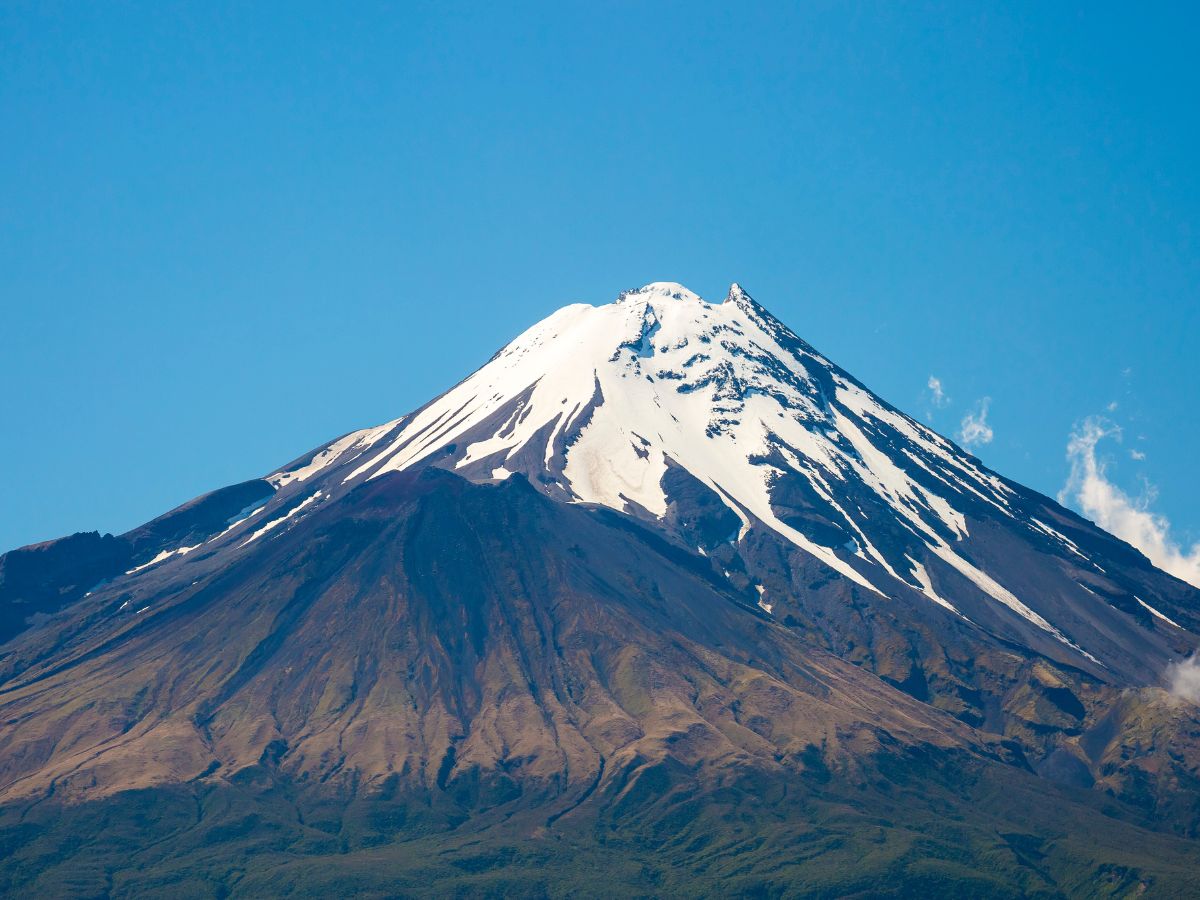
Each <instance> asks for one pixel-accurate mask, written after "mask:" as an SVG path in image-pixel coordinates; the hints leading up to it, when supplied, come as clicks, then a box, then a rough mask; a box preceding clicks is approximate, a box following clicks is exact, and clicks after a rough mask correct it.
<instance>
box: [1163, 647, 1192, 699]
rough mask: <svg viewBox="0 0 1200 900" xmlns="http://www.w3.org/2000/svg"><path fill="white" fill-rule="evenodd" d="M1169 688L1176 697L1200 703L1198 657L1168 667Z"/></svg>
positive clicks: (1190, 657)
mask: <svg viewBox="0 0 1200 900" xmlns="http://www.w3.org/2000/svg"><path fill="white" fill-rule="evenodd" d="M1167 683H1168V684H1169V687H1168V688H1167V689H1168V690H1169V691H1170V692H1171V693H1172V694H1174V695H1175V696H1176V697H1182V698H1183V699H1184V700H1190V701H1192V702H1193V703H1200V661H1197V659H1196V657H1194V656H1189V657H1188V658H1187V659H1184V660H1180V661H1179V662H1177V663H1172V664H1171V665H1170V666H1168V667H1167Z"/></svg>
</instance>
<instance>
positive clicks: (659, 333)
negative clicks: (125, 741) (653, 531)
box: [268, 282, 1087, 655]
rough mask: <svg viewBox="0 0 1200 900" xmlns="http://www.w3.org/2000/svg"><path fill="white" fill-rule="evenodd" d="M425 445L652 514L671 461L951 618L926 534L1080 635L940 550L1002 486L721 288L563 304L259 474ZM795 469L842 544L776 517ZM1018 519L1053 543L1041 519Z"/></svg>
mask: <svg viewBox="0 0 1200 900" xmlns="http://www.w3.org/2000/svg"><path fill="white" fill-rule="evenodd" d="M435 459H436V461H437V464H439V465H442V466H445V467H447V468H452V469H453V470H456V471H458V472H460V473H462V474H465V475H467V476H468V477H471V478H474V479H476V480H479V479H504V478H507V477H509V476H510V475H511V474H512V473H515V472H521V473H522V474H525V475H526V476H527V477H529V478H530V480H531V481H532V482H533V483H535V484H540V485H541V486H542V487H543V489H545V490H547V491H548V492H551V493H553V494H555V495H557V496H560V497H561V498H563V499H567V500H569V501H573V502H583V503H595V504H602V505H604V506H608V507H611V508H613V509H617V510H622V511H627V512H636V513H639V514H641V515H643V516H647V517H650V518H655V517H658V518H661V517H662V516H663V515H664V514H665V513H666V511H667V507H668V502H669V497H668V495H667V492H666V490H665V489H664V486H663V481H664V475H665V474H666V473H667V470H668V467H670V466H679V467H682V469H684V470H685V471H686V472H687V473H689V474H690V475H691V476H693V477H694V478H696V479H698V480H699V481H700V482H701V483H703V484H704V485H706V486H707V487H709V488H710V489H711V490H712V491H714V492H715V493H716V495H717V496H719V497H720V499H721V501H722V503H724V504H725V505H726V506H727V507H728V508H729V509H730V510H732V512H733V513H734V514H735V515H736V516H737V517H738V519H739V520H740V521H741V523H742V527H741V532H740V535H739V537H744V536H745V534H746V532H747V531H748V530H749V529H750V528H752V527H754V526H755V525H762V526H765V527H767V528H769V529H772V530H773V531H775V532H776V533H778V534H779V535H781V536H782V537H783V538H785V539H786V540H787V541H789V542H791V543H792V544H794V545H795V546H797V547H799V548H801V549H802V550H803V551H805V552H806V553H808V554H811V555H812V556H813V557H815V558H817V559H818V560H820V561H821V562H822V563H824V564H825V565H826V566H828V567H829V568H830V569H832V570H834V571H835V572H837V573H839V574H840V575H842V576H843V577H845V578H848V579H850V580H851V581H852V582H854V583H855V584H857V585H859V586H861V587H862V588H864V589H867V590H870V591H873V592H875V593H876V594H879V595H882V596H887V595H889V594H890V593H893V592H894V590H895V587H894V584H895V582H896V581H899V582H902V583H903V584H904V585H907V586H908V587H910V588H912V589H914V590H917V591H920V592H921V593H922V594H924V595H925V596H926V597H928V599H929V600H930V601H932V602H933V603H935V604H937V605H938V606H940V607H943V608H945V609H946V610H948V611H950V612H953V613H955V614H958V615H962V613H961V612H959V610H958V609H957V608H956V606H955V605H954V603H952V602H951V601H950V600H948V599H947V598H946V597H945V596H944V595H943V594H942V593H939V591H938V590H937V589H936V588H935V586H934V583H933V580H932V579H931V577H930V575H929V572H928V571H927V565H926V564H923V563H922V562H920V561H919V560H918V559H915V558H914V556H915V555H916V553H915V552H914V548H923V550H924V551H925V553H927V554H931V555H932V557H934V558H936V560H939V561H940V562H941V563H943V564H944V565H945V566H947V567H949V568H950V569H952V570H954V571H955V572H957V573H958V574H959V575H961V576H962V577H964V578H965V579H967V580H968V581H969V582H971V583H972V584H974V585H975V586H976V587H977V588H978V589H979V590H981V591H982V592H983V593H985V594H986V595H987V596H989V597H990V598H992V600H994V601H995V602H998V603H1000V604H1002V605H1003V606H1005V607H1007V608H1008V609H1010V610H1012V611H1013V612H1014V613H1016V614H1017V615H1019V616H1020V617H1022V618H1023V619H1025V620H1026V621H1028V622H1030V623H1032V624H1034V625H1035V626H1036V627H1037V628H1039V629H1042V630H1043V631H1044V632H1047V633H1048V634H1051V635H1053V636H1054V637H1055V638H1056V639H1058V640H1059V641H1061V642H1063V643H1064V644H1067V645H1069V646H1071V647H1074V648H1075V649H1077V650H1078V649H1079V648H1078V647H1076V645H1075V644H1074V643H1073V642H1072V641H1071V640H1070V639H1069V638H1068V637H1067V636H1066V635H1064V634H1063V633H1062V631H1060V630H1059V628H1058V627H1056V626H1055V625H1053V624H1051V623H1050V622H1049V621H1047V619H1046V618H1044V617H1043V616H1042V615H1040V614H1039V613H1037V612H1035V611H1034V610H1033V609H1031V608H1030V606H1029V605H1028V604H1027V603H1026V602H1024V601H1023V600H1022V599H1020V598H1019V597H1018V596H1017V595H1016V594H1015V593H1014V592H1013V591H1012V590H1010V589H1008V588H1006V587H1005V586H1004V585H1003V584H1001V583H1000V582H999V581H998V580H997V579H996V578H995V577H993V575H991V574H989V573H987V572H985V571H984V570H983V569H981V568H980V567H979V566H977V565H976V564H974V563H973V562H972V561H971V560H970V559H968V558H967V557H966V556H965V555H964V554H962V553H960V552H958V551H957V550H956V545H957V544H958V543H959V542H960V541H961V540H962V539H963V538H965V537H966V536H967V535H968V534H969V530H968V509H969V508H970V507H973V506H977V505H978V504H984V505H986V506H987V507H989V508H990V509H991V510H992V512H993V514H995V515H999V516H1002V517H1008V518H1010V519H1013V520H1014V521H1016V519H1015V516H1014V513H1013V510H1012V508H1011V500H1012V493H1013V492H1012V489H1011V488H1010V487H1009V486H1008V485H1007V484H1006V483H1005V482H1004V481H1002V480H1001V479H1000V478H998V477H997V476H995V475H994V474H992V473H990V472H988V471H987V470H986V469H984V468H982V467H981V466H980V465H979V464H978V462H977V461H976V460H975V459H974V458H973V457H971V456H970V455H968V454H966V453H964V452H963V451H962V450H960V449H959V448H957V447H956V446H955V445H954V444H952V443H951V442H950V441H948V440H946V439H945V438H943V437H941V436H940V435H938V434H936V433H935V432H933V431H931V430H930V429H928V428H926V427H925V426H923V425H921V424H919V423H917V422H916V421H914V420H912V419H910V418H909V417H907V416H905V415H903V414H901V413H900V412H898V411H897V410H895V409H894V408H892V407H891V406H889V405H888V404H887V403H885V402H884V401H882V400H880V399H879V398H878V397H876V396H874V395H873V394H872V393H871V392H870V391H868V390H867V389H866V388H864V387H863V386H862V385H861V384H859V383H858V382H857V381H855V380H854V379H853V378H852V377H851V376H850V375H848V374H847V373H845V372H844V371H842V370H841V369H840V368H838V367H837V366H835V365H834V364H833V363H831V362H830V361H829V360H827V359H826V358H825V357H823V356H821V355H820V354H819V353H817V352H816V351H815V350H814V349H813V348H812V347H810V346H809V345H808V344H806V343H805V342H804V341H802V340H801V339H800V338H798V337H797V336H796V335H795V334H794V333H793V332H792V331H791V330H789V329H788V328H787V327H786V326H784V325H783V324H782V323H780V322H779V321H778V320H777V319H775V318H774V317H772V316H771V315H770V314H769V313H768V312H767V311H766V310H765V309H763V308H762V307H761V306H760V305H759V304H757V303H756V302H755V301H754V300H752V299H751V298H750V296H749V295H748V294H747V293H746V292H745V291H744V290H742V288H741V287H739V286H738V285H737V284H734V285H733V286H732V287H731V289H730V291H729V295H728V296H727V297H726V299H725V300H724V302H721V303H709V302H707V301H705V300H703V299H702V298H700V297H699V296H697V295H696V294H695V293H693V292H692V291H690V290H688V289H687V288H685V287H683V286H682V285H679V284H674V283H670V282H656V283H653V284H648V285H646V286H645V287H642V288H639V289H637V290H632V291H627V292H625V293H623V294H621V296H620V297H619V298H618V299H617V300H616V301H615V302H613V303H609V304H606V305H602V306H590V305H588V304H583V303H579V304H573V305H570V306H566V307H563V308H562V309H560V310H558V311H557V312H555V313H553V314H552V315H550V316H549V317H547V318H546V319H544V320H542V321H541V322H539V323H537V324H536V325H534V326H533V327H532V328H530V329H529V330H527V331H526V332H524V333H523V334H521V335H520V336H519V337H517V338H516V339H515V340H514V341H512V342H511V343H510V344H508V346H506V347H504V348H503V349H502V350H501V351H500V352H498V353H497V354H496V355H495V356H494V357H493V358H492V359H491V360H490V361H489V362H488V363H487V364H486V365H485V366H483V367H482V368H481V369H479V370H478V371H476V372H475V373H474V374H472V375H471V376H470V377H468V378H467V379H465V380H464V381H462V382H461V383H459V384H458V385H457V386H455V387H454V388H452V389H451V390H449V391H448V392H446V393H445V394H443V395H442V396H441V397H439V398H437V399H436V400H434V401H433V402H431V403H430V404H428V405H426V406H425V407H423V408H422V409H420V410H418V411H417V412H415V413H413V414H412V415H410V416H407V417H404V418H402V419H397V420H395V421H392V422H389V423H386V424H384V425H381V426H379V427H376V428H371V429H366V430H363V431H359V432H355V433H352V434H349V435H346V436H345V437H343V438H340V439H339V440H337V441H335V442H333V443H331V444H330V445H328V446H327V447H325V448H323V449H322V450H320V451H319V452H318V453H316V454H315V455H314V456H313V457H312V458H311V459H309V460H307V461H306V462H305V463H304V464H302V465H300V466H297V467H294V468H290V469H287V470H283V471H279V472H276V473H274V474H273V475H271V476H269V479H268V480H270V481H271V482H272V483H273V484H274V485H276V486H277V487H284V486H287V485H289V484H292V483H295V482H303V481H306V480H308V479H311V478H314V477H315V476H318V475H321V474H322V473H325V474H328V473H330V472H333V471H336V472H337V478H336V480H337V481H339V482H340V483H341V484H343V485H352V484H354V483H358V482H361V481H362V480H364V479H370V478H376V477H379V476H381V475H383V474H385V473H388V472H397V471H402V470H404V469H406V468H409V467H411V466H413V465H416V464H418V463H428V462H430V461H431V460H435ZM795 476H799V478H801V479H802V480H803V490H804V491H806V492H807V493H808V494H809V495H810V496H811V498H812V501H813V502H815V503H819V504H821V505H822V506H823V508H824V514H825V515H826V516H827V517H828V518H829V519H830V520H831V521H834V522H836V523H837V526H838V527H839V528H841V529H842V531H843V532H844V534H845V535H846V539H845V540H844V541H840V542H839V543H838V544H836V545H831V544H830V542H828V541H825V542H822V541H819V540H816V539H814V537H812V536H810V535H807V534H805V533H803V532H802V531H801V530H799V529H798V528H796V527H794V526H793V525H790V524H788V523H787V522H785V521H784V519H783V517H781V516H780V514H779V512H778V502H777V493H778V491H777V488H778V486H779V484H780V482H781V480H783V479H785V478H787V477H793V478H794V477H795ZM793 490H794V489H793ZM864 490H865V491H866V492H869V493H870V494H871V495H873V496H874V497H875V498H877V499H878V501H879V502H880V503H882V504H883V505H884V506H885V507H886V509H888V510H890V518H891V519H892V521H890V522H888V523H887V531H886V533H885V532H881V530H880V526H881V523H880V521H879V518H878V516H875V517H872V516H871V515H869V514H868V513H867V512H866V511H865V510H864V509H862V508H861V506H860V505H859V504H857V503H853V502H851V501H852V498H855V497H857V496H861V494H862V492H863V491H864ZM1018 524H1019V526H1020V527H1021V528H1024V529H1036V530H1038V531H1040V532H1041V533H1042V534H1044V535H1046V536H1048V537H1050V538H1051V539H1053V540H1055V541H1058V542H1059V543H1061V544H1062V546H1063V547H1064V548H1068V547H1069V546H1070V543H1071V542H1070V541H1069V540H1068V539H1067V538H1065V537H1064V536H1062V535H1060V534H1059V533H1058V532H1057V531H1055V530H1054V529H1053V528H1051V527H1050V526H1049V525H1045V524H1043V523H1036V524H1033V523H1029V522H1025V521H1021V522H1019V523H1018ZM897 527H899V529H900V530H901V532H902V535H903V542H904V543H905V544H906V546H903V547H901V548H899V552H897V549H896V544H897V540H896V537H895V532H896V529H897ZM1081 652H1082V651H1081ZM1085 655H1087V654H1085Z"/></svg>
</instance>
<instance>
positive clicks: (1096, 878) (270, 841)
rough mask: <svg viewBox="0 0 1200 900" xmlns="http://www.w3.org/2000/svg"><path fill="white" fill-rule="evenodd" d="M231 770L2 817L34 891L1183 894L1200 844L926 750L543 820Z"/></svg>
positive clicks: (694, 782) (11, 876) (610, 795)
mask: <svg viewBox="0 0 1200 900" xmlns="http://www.w3.org/2000/svg"><path fill="white" fill-rule="evenodd" d="M393 788H394V785H393V786H388V787H385V788H384V789H383V790H375V791H371V792H366V791H359V792H358V793H357V796H352V795H351V794H350V793H342V794H341V795H339V794H338V793H335V792H334V791H332V790H330V789H328V788H319V789H314V788H312V787H307V786H302V785H299V784H297V783H295V782H290V781H287V780H286V779H281V778H278V777H275V776H273V775H272V774H271V773H270V772H268V771H267V770H265V769H264V770H261V771H247V772H243V773H241V774H240V775H239V776H236V777H235V778H233V779H231V781H229V782H220V783H203V782H198V783H195V784H191V785H178V786H172V787H164V788H158V789H150V790H141V791H129V792H125V793H122V794H119V795H116V796H113V797H110V798H108V799H104V800H98V801H92V802H89V803H84V804H80V805H74V806H69V805H63V804H61V803H59V802H58V801H56V800H55V799H54V798H53V797H50V798H47V799H45V800H42V801H40V802H36V803H33V804H32V805H30V804H24V805H22V806H19V807H18V806H9V807H6V808H4V809H3V810H0V889H2V890H3V891H4V893H5V894H6V895H8V896H41V897H57V896H71V897H132V896H138V897H146V896H152V897H153V896H162V897H173V898H184V897H263V896H281V895H286V896H297V897H331V896H337V897H349V896H359V897H404V896H429V895H438V896H463V897H475V896H506V897H512V896H521V897H525V896H529V897H543V896H544V897H560V896H613V895H622V896H685V895H686V896H730V895H739V896H761V897H790V896H801V897H846V896H859V897H893V896H894V897H899V896H906V897H912V896H920V897H979V896H988V897H1135V896H1136V897H1185V896H1194V895H1195V894H1194V892H1195V889H1196V872H1197V871H1200V844H1197V843H1196V842H1194V841H1189V840H1185V839H1182V838H1179V837H1176V836H1173V835H1171V834H1167V833H1164V832H1162V831H1157V830H1155V827H1154V823H1153V822H1149V821H1146V820H1144V819H1140V818H1139V814H1138V813H1137V812H1136V811H1135V810H1132V809H1130V808H1128V807H1125V806H1123V805H1121V804H1120V803H1118V802H1117V801H1113V800H1111V799H1105V798H1104V797H1103V796H1100V795H1097V794H1094V793H1089V792H1078V793H1076V792H1072V791H1069V790H1062V789H1058V788H1052V787H1050V786H1049V785H1047V784H1046V783H1045V782H1044V781H1042V780H1040V779H1037V778H1035V777H1033V776H1031V775H1028V774H1026V773H1023V772H1021V771H1020V770H1019V769H1015V768H1013V767H1008V766H1003V765H999V764H994V765H993V764H980V763H979V762H978V761H977V760H972V759H969V758H967V757H965V756H962V755H958V754H943V753H925V752H923V751H920V750H917V751H914V752H906V753H903V754H900V755H895V756H891V755H880V756H877V757H876V758H875V759H874V760H873V761H872V766H871V770H870V771H866V770H863V769H859V770H857V771H855V772H830V771H828V770H826V769H824V768H822V767H821V766H816V767H814V768H813V770H812V771H811V772H810V773H809V774H808V775H805V776H790V777H787V778H783V777H780V776H778V775H774V774H772V775H762V774H759V773H756V772H744V771H743V772H728V773H722V775H721V776H720V777H719V778H713V777H712V773H701V774H698V773H694V772H688V771H685V770H684V769H683V768H682V767H680V766H677V765H676V764H673V763H671V762H669V761H668V762H664V763H660V764H657V765H652V766H644V767H642V768H641V769H639V770H638V771H637V772H636V773H634V775H633V776H632V777H631V778H629V779H625V780H623V781H622V782H621V783H618V782H614V783H612V784H610V785H608V786H607V787H605V788H601V789H600V790H598V791H597V792H596V794H595V795H593V796H592V797H590V798H589V799H588V800H586V801H585V802H584V803H582V804H581V805H580V806H578V807H577V808H575V809H573V810H571V811H570V812H568V813H567V814H565V815H561V816H560V817H559V818H557V819H554V820H553V821H548V816H547V814H546V808H545V807H543V806H541V805H537V804H534V805H530V804H529V803H528V802H527V800H526V798H522V797H520V796H517V797H514V798H513V799H511V800H509V801H507V802H506V803H503V804H501V805H499V806H495V807H493V808H491V809H486V810H482V811H479V810H469V809H467V808H464V807H463V806H462V805H460V804H459V803H456V802H455V792H454V788H453V785H450V786H448V790H447V791H436V792H432V793H428V794H424V795H420V796H414V795H401V794H400V793H399V792H398V791H396V790H394V789H393Z"/></svg>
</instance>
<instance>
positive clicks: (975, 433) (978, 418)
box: [958, 397, 995, 447]
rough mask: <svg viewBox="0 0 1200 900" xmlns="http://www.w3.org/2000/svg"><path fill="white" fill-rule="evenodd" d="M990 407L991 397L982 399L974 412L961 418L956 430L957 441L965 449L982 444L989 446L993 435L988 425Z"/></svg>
mask: <svg viewBox="0 0 1200 900" xmlns="http://www.w3.org/2000/svg"><path fill="white" fill-rule="evenodd" d="M991 405H992V398H991V397H984V398H983V399H982V400H980V401H979V406H978V407H977V410H976V411H975V412H969V413H967V414H966V415H965V416H963V420H962V425H961V426H960V427H959V429H958V439H959V440H960V441H962V442H963V444H964V445H966V446H967V447H981V446H983V445H984V444H990V443H991V442H992V438H993V437H995V433H994V432H993V431H992V426H991V425H989V424H988V421H987V416H988V407H989V406H991Z"/></svg>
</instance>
